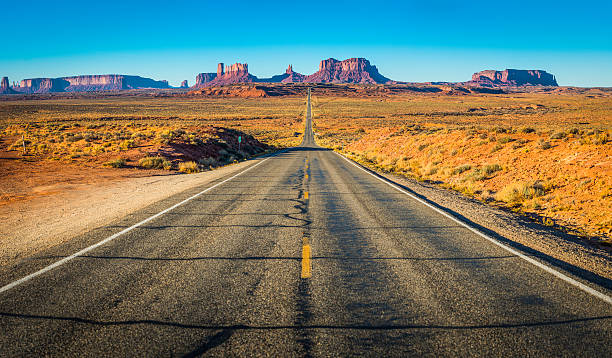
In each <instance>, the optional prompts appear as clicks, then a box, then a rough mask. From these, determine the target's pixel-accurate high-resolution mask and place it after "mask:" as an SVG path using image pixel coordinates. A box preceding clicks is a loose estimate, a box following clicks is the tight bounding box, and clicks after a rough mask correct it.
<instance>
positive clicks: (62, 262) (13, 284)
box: [0, 150, 284, 293]
mask: <svg viewBox="0 0 612 358" xmlns="http://www.w3.org/2000/svg"><path fill="white" fill-rule="evenodd" d="M282 152H284V150H283V151H280V152H278V153H276V154H279V153H282ZM276 154H274V155H276ZM270 158H271V157H268V158H266V159H264V160H262V161H260V162H259V163H256V164H255V165H252V166H250V167H248V168H246V169H245V170H243V171H241V172H240V173H238V174H235V175H233V176H231V177H229V178H227V179H225V180H223V181H221V182H219V183H217V184H215V185H213V186H211V187H209V188H207V189H204V190H202V191H201V192H199V193H197V194H195V195H193V196H190V197H189V198H187V199H185V200H183V201H181V202H180V203H178V204H174V205H172V206H171V207H169V208H167V209H165V210H162V211H160V212H159V213H157V214H155V215H153V216H150V217H148V218H146V219H144V220H142V221H141V222H139V223H137V224H134V225H132V226H130V227H128V228H126V229H123V230H121V231H119V232H118V233H116V234H114V235H111V236H109V237H107V238H106V239H104V240H102V241H100V242H97V243H95V244H93V245H91V246H89V247H86V248H84V249H82V250H81V251H78V252H76V253H74V254H72V255H70V256H67V257H64V258H63V259H61V260H59V261H56V262H54V263H52V264H51V265H49V266H46V267H44V268H42V269H40V270H38V271H36V272H34V273H31V274H29V275H27V276H25V277H22V278H20V279H19V280H16V281H13V282H11V283H9V284H8V285H6V286H3V287H0V293H2V292H4V291H8V290H10V289H11V288H14V287H16V286H19V285H21V284H22V283H24V282H27V281H29V280H31V279H33V278H35V277H36V276H39V275H42V274H43V273H45V272H47V271H50V270H53V269H54V268H57V267H59V266H61V265H63V264H65V263H67V262H68V261H70V260H72V259H74V258H77V257H79V256H81V255H83V254H85V253H87V252H89V251H91V250H93V249H95V248H97V247H100V246H102V245H104V244H106V243H107V242H110V241H112V240H114V239H116V238H118V237H119V236H121V235H123V234H125V233H127V232H130V231H132V230H134V229H135V228H137V227H139V226H141V225H143V224H146V223H148V222H149V221H151V220H153V219H156V218H158V217H160V216H162V215H164V214H165V213H167V212H169V211H171V210H173V209H176V208H177V207H179V206H181V205H183V204H185V203H187V202H189V201H191V200H193V199H195V198H197V197H198V196H200V195H202V194H204V193H206V192H207V191H209V190H212V189H214V188H216V187H218V186H219V185H221V184H223V183H226V182H228V181H230V180H232V179H234V178H236V177H237V176H239V175H242V174H244V173H246V172H247V171H249V170H251V169H253V168H255V167H256V166H258V165H260V164H261V163H263V162H265V161H266V160H268V159H270Z"/></svg>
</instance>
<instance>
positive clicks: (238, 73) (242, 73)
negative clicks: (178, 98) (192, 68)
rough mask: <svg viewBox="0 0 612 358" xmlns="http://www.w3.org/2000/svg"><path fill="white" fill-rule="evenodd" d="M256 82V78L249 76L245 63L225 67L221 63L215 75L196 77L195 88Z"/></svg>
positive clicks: (208, 74) (201, 74)
mask: <svg viewBox="0 0 612 358" xmlns="http://www.w3.org/2000/svg"><path fill="white" fill-rule="evenodd" d="M249 82H258V79H257V77H255V76H253V75H251V74H249V65H248V64H246V63H234V64H233V65H229V66H225V68H223V63H219V64H218V65H217V73H210V72H209V73H200V74H198V76H197V77H196V85H195V87H196V88H199V87H208V86H224V85H230V84H235V83H249Z"/></svg>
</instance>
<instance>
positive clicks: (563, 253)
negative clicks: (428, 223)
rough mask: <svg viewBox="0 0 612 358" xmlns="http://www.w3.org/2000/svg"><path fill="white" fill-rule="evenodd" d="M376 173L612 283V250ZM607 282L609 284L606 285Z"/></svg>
mask: <svg viewBox="0 0 612 358" xmlns="http://www.w3.org/2000/svg"><path fill="white" fill-rule="evenodd" d="M368 169H370V170H372V169H371V168H368ZM372 171H373V170H372ZM374 172H375V173H377V174H378V175H380V176H382V177H385V178H387V179H390V180H392V181H394V182H395V183H397V184H400V185H402V186H404V187H405V188H407V189H409V190H410V191H412V192H413V193H415V194H417V195H418V196H421V197H422V198H423V199H425V200H426V201H429V202H432V203H434V204H437V205H438V206H439V207H441V208H442V209H445V210H446V211H448V212H451V213H452V214H453V215H455V216H460V217H462V219H463V220H464V221H469V222H471V223H473V224H476V225H477V226H480V229H481V230H482V229H484V231H488V232H487V234H493V236H498V237H497V238H498V239H501V240H502V241H506V240H507V243H508V244H511V245H512V246H519V247H520V246H522V248H523V249H526V250H527V251H532V252H530V253H531V254H534V255H535V256H540V257H544V258H545V259H546V260H547V261H549V262H550V261H556V262H555V264H556V265H557V266H561V267H562V268H564V269H569V271H570V272H572V273H574V274H576V273H577V271H582V272H584V271H586V273H587V275H586V276H589V273H593V274H595V275H597V276H600V278H603V280H601V279H599V280H598V279H597V277H596V278H595V279H594V281H596V282H597V283H599V284H603V285H607V283H609V280H612V250H610V249H608V248H605V247H598V246H595V245H592V244H590V243H587V242H585V241H584V240H583V239H580V238H578V237H575V236H573V235H570V234H567V233H565V232H562V231H561V230H559V229H557V228H551V227H547V226H544V225H541V224H538V223H534V222H532V221H530V220H528V219H527V218H525V217H522V216H521V215H519V214H516V213H513V212H510V211H507V210H503V209H500V208H497V207H492V206H489V205H487V204H485V203H482V202H480V201H477V200H474V199H471V198H467V197H465V196H463V195H461V194H459V193H457V192H453V191H450V190H447V189H443V188H439V187H437V186H435V185H434V184H429V183H425V182H419V181H416V180H414V179H410V178H406V177H402V176H399V175H395V174H389V173H382V172H378V171H374ZM495 234H497V235H495ZM567 264H569V265H567ZM572 266H573V267H572ZM586 278H587V279H588V277H586ZM606 280H608V282H607V283H606V282H602V281H606ZM608 288H610V287H608Z"/></svg>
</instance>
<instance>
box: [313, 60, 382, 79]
mask: <svg viewBox="0 0 612 358" xmlns="http://www.w3.org/2000/svg"><path fill="white" fill-rule="evenodd" d="M304 82H316V83H389V82H392V81H391V80H390V79H388V78H386V77H384V76H383V75H381V74H380V73H378V69H377V68H376V66H372V65H371V64H370V61H368V60H366V59H365V58H349V59H348V60H344V61H338V60H336V59H334V58H330V59H327V60H323V61H321V63H320V64H319V71H317V72H315V73H314V74H312V75H310V76H306V78H305V79H304Z"/></svg>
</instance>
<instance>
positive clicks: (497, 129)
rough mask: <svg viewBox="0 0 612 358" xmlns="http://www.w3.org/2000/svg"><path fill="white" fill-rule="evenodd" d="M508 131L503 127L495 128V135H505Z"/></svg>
mask: <svg viewBox="0 0 612 358" xmlns="http://www.w3.org/2000/svg"><path fill="white" fill-rule="evenodd" d="M507 132H508V129H507V128H504V127H495V133H507Z"/></svg>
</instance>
